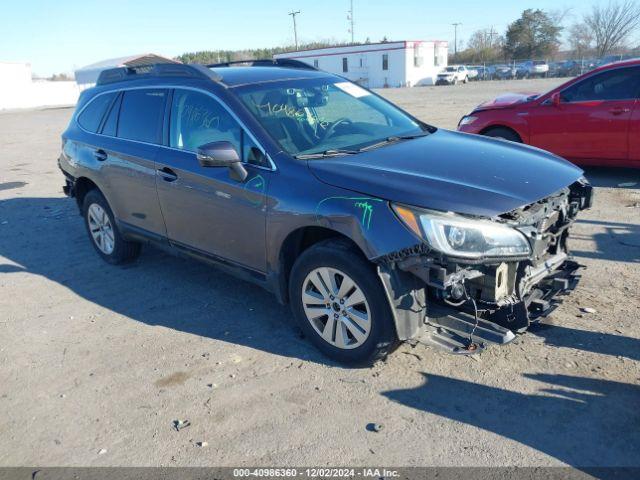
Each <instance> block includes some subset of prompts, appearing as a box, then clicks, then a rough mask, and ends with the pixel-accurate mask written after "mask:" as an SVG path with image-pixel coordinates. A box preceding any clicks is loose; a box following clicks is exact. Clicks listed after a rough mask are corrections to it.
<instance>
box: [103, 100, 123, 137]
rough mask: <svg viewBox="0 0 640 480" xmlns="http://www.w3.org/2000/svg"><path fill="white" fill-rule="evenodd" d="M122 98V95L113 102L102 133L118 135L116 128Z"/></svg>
mask: <svg viewBox="0 0 640 480" xmlns="http://www.w3.org/2000/svg"><path fill="white" fill-rule="evenodd" d="M121 99H122V95H120V96H119V97H118V98H116V99H115V101H114V102H113V103H112V104H111V109H110V110H109V113H108V114H107V119H106V120H105V121H104V125H103V126H102V134H103V135H108V136H110V137H115V136H116V129H117V127H118V114H119V113H120V100H121Z"/></svg>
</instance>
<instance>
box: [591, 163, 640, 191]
mask: <svg viewBox="0 0 640 480" xmlns="http://www.w3.org/2000/svg"><path fill="white" fill-rule="evenodd" d="M584 176H585V177H587V180H589V182H590V183H591V185H593V186H594V187H605V188H640V169H637V168H608V167H584Z"/></svg>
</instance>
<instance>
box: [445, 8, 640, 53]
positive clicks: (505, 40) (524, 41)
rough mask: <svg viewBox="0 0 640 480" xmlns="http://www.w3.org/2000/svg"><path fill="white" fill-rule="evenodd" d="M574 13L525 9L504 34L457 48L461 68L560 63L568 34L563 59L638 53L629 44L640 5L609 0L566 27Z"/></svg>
mask: <svg viewBox="0 0 640 480" xmlns="http://www.w3.org/2000/svg"><path fill="white" fill-rule="evenodd" d="M570 16H571V11H570V10H564V11H552V12H549V11H544V10H541V9H527V10H525V11H524V12H522V15H521V16H520V18H518V19H517V20H515V21H514V22H512V23H511V24H509V26H508V27H507V29H506V31H505V33H504V34H499V33H498V32H494V31H493V29H490V30H487V29H484V30H478V31H476V32H474V33H473V34H472V35H471V36H470V38H469V40H468V42H467V44H466V48H464V49H460V48H459V49H458V50H459V53H458V56H457V58H455V59H452V60H453V61H455V62H459V63H478V62H479V63H483V62H498V61H507V60H516V59H520V60H523V59H548V58H556V57H557V56H558V55H559V53H560V48H561V45H562V35H563V33H565V32H566V34H567V36H566V44H567V46H568V47H569V50H568V51H565V52H564V53H565V55H568V56H570V57H573V58H584V57H589V56H593V57H595V58H602V57H605V56H607V55H611V54H621V53H628V52H631V51H634V50H635V51H636V53H637V50H638V48H637V47H636V48H635V49H633V48H632V46H631V45H629V42H630V41H631V40H632V36H633V34H635V33H636V32H637V31H638V28H639V27H640V4H639V3H638V1H637V0H611V1H609V2H608V3H606V4H595V5H593V6H592V7H591V9H590V10H589V11H588V12H586V13H585V14H584V15H582V17H581V18H579V19H578V20H577V21H574V22H573V23H572V24H571V25H570V26H569V27H568V28H567V27H565V23H567V19H568V18H569V17H570Z"/></svg>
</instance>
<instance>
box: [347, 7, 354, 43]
mask: <svg viewBox="0 0 640 480" xmlns="http://www.w3.org/2000/svg"><path fill="white" fill-rule="evenodd" d="M347 20H349V25H350V28H349V32H350V33H351V43H356V42H355V40H354V38H355V34H354V31H353V24H354V20H353V0H351V8H350V9H349V15H347Z"/></svg>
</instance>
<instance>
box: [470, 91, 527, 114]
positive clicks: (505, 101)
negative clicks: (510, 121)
mask: <svg viewBox="0 0 640 480" xmlns="http://www.w3.org/2000/svg"><path fill="white" fill-rule="evenodd" d="M532 95H536V96H537V95H539V94H538V93H505V94H504V95H500V96H499V97H497V98H494V99H493V100H489V101H488V102H484V103H481V104H480V105H478V106H477V107H476V109H475V111H478V110H493V109H496V108H507V107H512V106H514V105H518V104H519V103H523V102H526V101H527V98H529V97H531V96H532Z"/></svg>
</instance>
